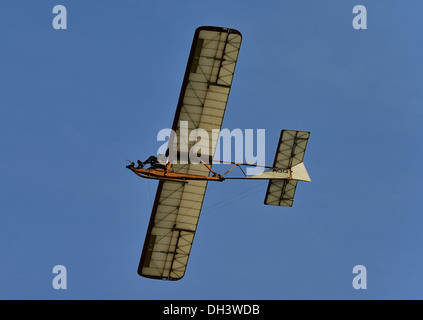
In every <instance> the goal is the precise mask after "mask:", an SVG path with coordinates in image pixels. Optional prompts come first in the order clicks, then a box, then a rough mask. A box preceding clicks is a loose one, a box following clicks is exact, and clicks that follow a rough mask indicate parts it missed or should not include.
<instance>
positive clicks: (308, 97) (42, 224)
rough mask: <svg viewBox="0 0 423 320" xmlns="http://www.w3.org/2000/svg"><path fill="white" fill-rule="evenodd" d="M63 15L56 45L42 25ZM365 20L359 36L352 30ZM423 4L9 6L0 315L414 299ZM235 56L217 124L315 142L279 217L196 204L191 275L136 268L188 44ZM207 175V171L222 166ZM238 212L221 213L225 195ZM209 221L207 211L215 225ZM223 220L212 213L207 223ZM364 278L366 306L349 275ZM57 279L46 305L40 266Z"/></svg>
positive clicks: (47, 288) (422, 220) (225, 190)
mask: <svg viewBox="0 0 423 320" xmlns="http://www.w3.org/2000/svg"><path fill="white" fill-rule="evenodd" d="M57 4H61V5H65V6H66V8H67V14H68V29H67V30H55V29H53V27H52V20H53V17H54V15H53V14H52V8H53V7H54V6H55V5H57ZM357 4H363V5H365V6H366V7H367V11H368V29H367V30H355V29H353V27H352V20H353V17H354V15H353V14H352V8H353V7H354V6H355V5H357ZM422 10H423V3H421V1H411V0H410V1H407V3H401V4H399V3H398V1H393V0H385V1H364V0H363V1H357V0H354V1H350V0H344V1H336V0H330V1H329V0H321V1H313V0H309V1H305V0H300V1H261V2H259V1H220V0H219V1H213V2H209V1H160V2H159V1H154V2H153V1H135V0H122V1H89V2H87V1H80V0H78V1H76V0H73V1H64V0H62V1H58V0H57V1H46V0H45V1H22V0H18V1H11V0H6V1H2V2H1V4H0V35H1V39H2V41H1V45H0V88H1V89H0V133H1V134H0V147H1V152H0V165H1V168H2V178H1V184H0V209H1V223H0V253H1V262H0V271H1V272H0V298H2V299H422V298H423V293H422V292H423V290H422V289H423V275H422V270H423V257H422V241H423V236H422V232H421V230H422V225H423V217H422V214H421V211H422V210H421V208H422V205H423V202H422V198H421V195H420V191H421V180H422V178H423V174H422V173H423V172H422V169H421V160H420V159H421V156H422V148H421V136H422V133H423V129H422V127H421V119H422V115H423V114H422V102H423V92H422V90H421V85H422V80H423V72H422V71H423V70H422V69H423V63H422V59H421V57H422V56H423V44H422V42H421V41H420V40H419V39H420V38H421V30H422V28H423V22H422V19H421V12H422ZM202 25H215V26H225V27H231V28H236V29H238V30H239V31H241V33H242V34H243V43H242V46H241V52H240V55H239V60H238V65H237V68H236V72H235V77H234V81H233V86H232V90H231V94H230V98H229V102H228V106H227V111H226V114H225V119H224V123H223V127H225V128H229V129H231V130H232V129H234V128H241V129H247V128H250V129H266V159H267V163H268V164H271V163H272V161H273V157H274V152H275V149H276V144H277V141H278V138H279V134H280V131H281V130H282V129H297V130H306V131H310V132H311V137H310V141H309V145H308V148H307V151H306V155H305V164H306V167H307V169H308V172H309V174H310V177H311V179H312V182H311V183H299V185H298V188H297V193H296V197H295V203H294V206H293V207H292V208H284V207H271V206H265V205H263V200H264V196H265V191H266V184H262V185H261V186H260V184H261V182H250V181H248V182H243V181H227V182H224V183H222V184H219V185H216V186H213V188H211V189H210V190H209V192H207V194H206V198H205V204H204V207H203V209H204V210H203V212H202V215H201V217H200V222H199V226H198V229H197V234H196V236H195V241H194V245H193V249H192V252H191V256H190V259H189V264H188V269H187V273H186V275H185V277H184V278H183V279H182V280H181V281H178V282H165V281H155V280H150V279H144V278H141V277H139V276H138V275H137V273H136V270H137V266H138V262H139V257H140V254H141V249H142V246H143V242H144V238H145V232H146V229H147V224H148V221H149V217H150V213H151V207H152V202H153V199H154V194H155V191H156V185H157V182H155V181H145V180H141V179H138V178H137V177H136V176H134V175H133V174H132V173H131V172H129V171H128V170H126V169H125V165H126V162H125V160H126V159H144V158H146V157H148V156H149V155H150V154H153V153H155V152H156V150H157V148H158V147H159V146H160V145H161V144H162V142H157V141H156V135H157V133H158V132H159V130H161V129H163V128H168V127H170V126H171V123H172V121H173V116H174V112H175V108H176V103H177V100H178V97H179V92H180V89H181V84H182V78H183V75H184V71H185V67H186V62H187V59H188V54H189V49H190V46H191V42H192V37H193V35H194V31H195V29H196V28H197V27H199V26H202ZM215 169H218V166H215ZM241 195H248V197H245V198H242V199H241V200H240V201H235V202H229V203H228V204H227V205H225V206H223V207H219V206H218V203H219V201H223V200H226V199H228V198H230V197H231V196H237V197H241ZM213 208H214V210H213ZM216 208H217V209H216ZM358 264H361V265H364V266H365V267H366V268H367V287H368V289H367V290H354V288H353V287H352V280H353V277H354V275H353V274H352V269H353V267H354V266H355V265H358ZM55 265H64V266H65V267H66V268H67V273H68V274H67V276H68V281H67V284H68V289H66V290H54V289H53V287H52V280H53V277H54V274H52V269H53V267H54V266H55Z"/></svg>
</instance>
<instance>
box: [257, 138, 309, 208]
mask: <svg viewBox="0 0 423 320" xmlns="http://www.w3.org/2000/svg"><path fill="white" fill-rule="evenodd" d="M309 137H310V132H307V131H294V130H282V132H281V136H280V138H279V144H278V149H277V151H276V156H275V161H274V162H273V167H276V168H281V169H288V168H289V169H291V168H292V167H294V166H296V165H298V164H300V163H302V162H303V159H304V153H305V149H306V147H307V142H308V139H309ZM304 170H305V168H304ZM307 177H308V175H307ZM297 183H298V181H297V180H295V179H289V180H270V181H269V184H268V187H267V192H266V198H265V199H264V204H267V205H274V206H286V207H292V204H293V203H294V195H295V190H296V188H297Z"/></svg>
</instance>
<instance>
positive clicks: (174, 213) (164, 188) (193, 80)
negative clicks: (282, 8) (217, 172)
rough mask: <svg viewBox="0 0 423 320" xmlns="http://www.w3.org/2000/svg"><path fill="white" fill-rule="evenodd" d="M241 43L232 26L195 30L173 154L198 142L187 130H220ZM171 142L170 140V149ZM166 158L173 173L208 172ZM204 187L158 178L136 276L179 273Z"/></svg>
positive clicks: (208, 147) (201, 183)
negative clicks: (193, 139)
mask: <svg viewBox="0 0 423 320" xmlns="http://www.w3.org/2000/svg"><path fill="white" fill-rule="evenodd" d="M240 45H241V34H240V33H239V32H238V31H236V30H233V29H227V28H219V27H200V28H198V29H197V30H196V32H195V35H194V40H193V44H192V48H191V52H190V56H189V59H188V65H187V69H186V72H185V77H184V81H183V84H182V89H181V94H180V97H179V101H178V106H177V110H176V114H175V118H174V123H173V126H172V129H173V130H174V131H175V132H176V136H177V138H178V140H179V141H177V142H178V145H179V148H178V152H177V153H176V154H177V155H178V157H180V156H181V155H182V156H183V155H184V153H186V152H188V151H189V150H190V149H191V147H192V145H194V144H196V143H197V141H189V133H187V132H190V131H191V130H193V129H200V128H201V129H204V130H206V132H207V133H208V134H209V137H210V139H211V138H212V130H213V129H219V130H220V128H221V125H222V120H223V116H224V113H225V109H226V104H227V100H228V96H229V91H230V88H231V85H232V78H233V74H234V70H235V65H236V62H237V58H238V52H239V48H240ZM181 121H182V127H181ZM185 129H188V130H185ZM204 142H205V141H204ZM200 143H203V140H200ZM216 144H217V137H216V138H215V139H213V140H212V142H211V144H204V146H202V147H203V149H202V150H206V151H207V153H208V156H209V157H211V158H212V157H213V155H214V151H215V148H216ZM172 145H173V141H172V138H171V139H170V141H169V147H171V146H172ZM181 145H182V146H181ZM185 156H187V155H186V154H185ZM186 159H187V160H188V158H186ZM170 160H171V162H172V169H173V170H174V171H175V172H178V173H188V174H197V175H209V170H208V169H207V168H206V167H205V166H204V165H202V164H193V163H186V164H183V163H182V164H181V163H176V162H175V159H172V158H171V157H170ZM209 163H210V166H211V161H210V162H209ZM206 187H207V181H190V182H189V183H181V182H174V181H162V180H161V181H160V182H159V185H158V189H157V194H156V198H155V201H154V206H153V210H152V214H151V218H150V223H149V226H148V230H147V235H146V239H145V243H144V248H143V251H142V255H141V260H140V264H139V267H138V273H139V274H140V275H142V276H144V277H149V278H155V279H167V280H179V279H181V278H182V277H183V276H184V274H185V270H186V266H187V263H188V257H189V254H190V252H191V246H192V243H193V240H194V235H195V232H196V229H197V223H198V219H199V216H200V211H201V207H202V204H203V199H204V194H205V191H206Z"/></svg>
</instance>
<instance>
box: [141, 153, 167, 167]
mask: <svg viewBox="0 0 423 320" xmlns="http://www.w3.org/2000/svg"><path fill="white" fill-rule="evenodd" d="M166 162H167V158H166V156H165V155H164V154H160V153H159V154H158V155H157V157H156V156H150V157H149V158H148V159H147V160H145V161H144V162H141V161H140V160H137V163H138V167H137V169H141V168H144V166H145V165H146V164H149V165H150V168H154V167H155V166H156V164H157V163H161V164H166Z"/></svg>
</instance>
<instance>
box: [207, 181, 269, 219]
mask: <svg viewBox="0 0 423 320" xmlns="http://www.w3.org/2000/svg"><path fill="white" fill-rule="evenodd" d="M265 183H266V182H262V183H260V184H258V185H255V186H254V187H251V188H249V189H247V190H243V191H241V192H239V193H237V194H235V195H234V196H232V197H230V198H227V199H225V200H223V201H219V202H217V203H214V204H212V205H210V206H208V207H207V208H205V209H204V210H203V214H206V213H209V212H212V211H216V210H218V209H221V208H223V207H226V206H228V205H229V204H232V203H235V202H237V201H240V200H242V199H244V198H246V197H248V196H251V195H253V194H255V193H256V192H257V190H258V189H259V188H261V187H262V186H263V185H264V184H265Z"/></svg>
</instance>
